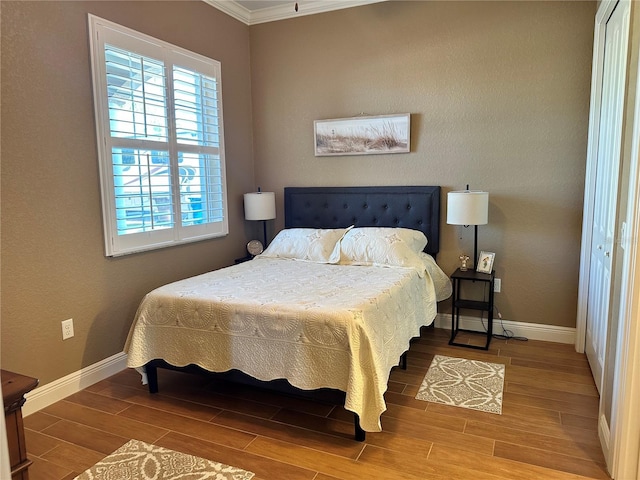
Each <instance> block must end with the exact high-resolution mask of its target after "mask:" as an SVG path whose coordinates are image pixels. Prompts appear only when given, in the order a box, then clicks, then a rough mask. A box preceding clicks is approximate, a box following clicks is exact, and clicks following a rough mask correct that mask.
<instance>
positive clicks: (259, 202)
mask: <svg viewBox="0 0 640 480" xmlns="http://www.w3.org/2000/svg"><path fill="white" fill-rule="evenodd" d="M244 218H245V219H246V220H271V219H273V218H276V194H275V193H274V192H255V193H245V194H244Z"/></svg>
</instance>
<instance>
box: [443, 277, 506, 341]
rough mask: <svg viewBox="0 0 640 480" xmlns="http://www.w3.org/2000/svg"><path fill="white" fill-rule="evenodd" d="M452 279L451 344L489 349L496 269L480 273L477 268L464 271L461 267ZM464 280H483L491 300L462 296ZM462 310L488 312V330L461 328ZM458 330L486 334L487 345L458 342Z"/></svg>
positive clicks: (491, 334) (491, 333)
mask: <svg viewBox="0 0 640 480" xmlns="http://www.w3.org/2000/svg"><path fill="white" fill-rule="evenodd" d="M451 280H452V282H453V295H452V296H451V298H452V304H451V339H450V340H449V345H456V346H458V347H468V348H477V349H480V350H489V344H490V343H491V337H492V336H493V287H494V285H493V284H494V280H495V271H492V272H491V273H480V272H476V271H475V270H466V271H462V270H460V269H459V268H458V269H457V270H456V271H455V272H453V274H451ZM462 282H474V283H475V282H482V283H485V284H488V287H489V300H488V301H487V300H484V299H482V300H471V299H464V298H460V284H461V283H462ZM460 310H479V311H482V312H487V331H486V332H479V331H476V330H466V329H463V328H460ZM458 332H471V333H480V334H486V336H487V342H486V345H485V346H484V347H483V346H479V345H468V344H465V343H456V342H455V339H456V335H457V334H458Z"/></svg>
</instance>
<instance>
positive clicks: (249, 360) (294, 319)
mask: <svg viewBox="0 0 640 480" xmlns="http://www.w3.org/2000/svg"><path fill="white" fill-rule="evenodd" d="M427 271H428V270H427ZM445 278H446V276H445ZM447 282H448V279H447ZM442 288H443V287H442V286H439V287H438V289H439V290H442ZM445 290H446V287H445ZM449 291H450V287H449ZM435 292H436V287H434V282H433V280H432V277H431V275H424V276H423V278H420V277H419V275H418V274H417V272H416V271H415V270H413V269H410V268H399V267H376V266H347V265H329V264H319V263H310V262H300V261H294V260H285V259H271V258H260V257H258V258H256V259H254V260H253V261H250V262H245V263H242V264H239V265H235V266H233V267H228V268H224V269H221V270H217V271H213V272H210V273H206V274H204V275H199V276H196V277H193V278H188V279H185V280H182V281H179V282H175V283H172V284H169V285H165V286H163V287H160V288H158V289H156V290H154V291H152V292H151V293H149V294H148V295H147V296H146V297H145V298H144V300H143V301H142V303H141V305H140V307H139V309H138V312H137V315H136V318H135V321H134V324H133V326H132V327H131V331H130V332H129V337H128V339H127V343H126V345H125V352H126V353H127V354H128V360H127V363H128V366H129V367H141V366H143V365H145V364H146V363H147V362H149V361H150V360H153V359H164V360H165V361H167V362H168V363H170V364H172V365H176V366H185V365H188V364H196V365H199V366H200V367H203V368H205V369H206V370H209V371H215V372H224V371H227V370H230V369H238V370H241V371H242V372H245V373H247V374H249V375H251V376H253V377H255V378H258V379H260V380H273V379H278V378H286V379H287V380H288V381H289V382H290V383H291V384H292V385H294V386H295V387H298V388H301V389H305V390H309V389H316V388H321V387H328V388H334V389H339V390H342V391H344V392H346V401H345V408H346V409H347V410H349V411H352V412H355V413H356V414H358V415H359V417H360V425H361V427H362V428H363V429H364V430H365V431H380V430H381V424H380V415H381V414H382V412H384V411H385V410H386V406H385V402H384V393H385V391H386V389H387V381H388V378H389V373H390V370H391V368H392V367H393V366H394V365H397V364H398V361H399V357H400V356H401V355H402V353H403V352H405V351H406V350H408V348H409V340H410V339H411V338H412V337H415V336H417V335H419V330H420V327H421V326H424V325H429V324H431V322H432V321H433V319H434V318H435V315H436V293H435Z"/></svg>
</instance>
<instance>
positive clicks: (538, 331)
mask: <svg viewBox="0 0 640 480" xmlns="http://www.w3.org/2000/svg"><path fill="white" fill-rule="evenodd" d="M484 325H485V327H483V325H482V323H481V322H480V317H471V316H466V315H460V325H459V327H460V328H464V329H465V330H475V331H486V325H487V319H486V318H485V319H484ZM435 326H436V328H444V329H446V330H451V314H450V313H438V315H437V316H436V320H435ZM502 327H504V328H505V329H506V330H509V331H510V332H511V333H512V334H513V335H514V336H516V337H526V338H528V339H529V340H543V341H545V342H555V343H569V344H574V343H575V341H576V329H575V328H571V327H558V326H556V325H543V324H541V323H525V322H514V321H510V320H501V319H499V318H494V319H493V333H494V334H495V335H501V334H503V329H502Z"/></svg>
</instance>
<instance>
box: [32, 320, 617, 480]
mask: <svg viewBox="0 0 640 480" xmlns="http://www.w3.org/2000/svg"><path fill="white" fill-rule="evenodd" d="M462 335H463V334H462V333H461V334H460V335H459V336H458V337H457V340H460V339H461V338H463V337H462ZM466 335H467V337H468V340H469V341H473V342H476V341H481V337H479V336H477V335H469V334H466ZM447 341H448V331H446V330H440V329H423V332H422V336H421V338H420V339H418V340H416V341H415V342H414V343H413V344H412V346H411V349H410V350H409V354H408V367H407V370H406V371H403V370H400V369H398V368H396V369H394V371H393V372H392V373H391V378H390V383H389V390H388V392H387V394H386V402H387V407H388V409H387V411H386V412H385V413H384V415H383V418H382V426H383V432H380V433H367V438H366V441H365V442H356V441H354V440H353V439H352V435H353V423H352V422H353V417H352V414H350V413H349V412H346V411H345V410H344V409H343V408H342V407H334V406H331V405H326V404H323V403H319V402H313V401H310V400H303V399H299V398H292V397H288V396H283V395H278V394H275V393H269V392H265V391H261V390H256V389H252V388H249V387H243V386H239V385H230V384H220V382H215V383H214V382H211V380H210V379H208V378H206V377H204V376H198V375H189V374H184V373H177V372H170V371H167V370H160V371H159V373H158V377H159V382H160V393H158V394H155V395H150V394H149V393H147V390H146V387H144V386H142V385H141V384H140V375H139V374H138V373H136V372H135V371H132V370H125V371H123V372H120V373H118V374H116V375H114V376H113V377H111V378H109V379H107V380H104V381H102V382H99V383H97V384H95V385H93V386H91V387H89V388H87V389H85V390H83V391H81V392H79V393H77V394H75V395H72V396H71V397H68V398H66V399H65V400H62V401H60V402H58V403H55V404H53V405H51V406H49V407H47V408H45V409H43V410H41V411H39V412H36V413H34V414H32V415H30V416H28V417H27V418H25V428H26V439H27V449H28V456H29V458H30V459H31V460H33V462H34V463H33V465H32V467H31V468H30V470H29V474H30V478H31V480H61V479H65V480H67V479H68V480H71V479H73V478H74V477H75V476H76V475H78V474H79V473H81V472H83V471H84V470H86V469H87V468H89V467H91V466H92V465H93V464H95V463H96V462H98V461H100V460H101V459H102V458H103V457H105V456H106V455H108V454H109V453H111V452H112V451H114V450H115V449H117V448H118V447H120V446H121V445H122V444H124V443H125V442H127V441H128V440H130V439H131V438H135V439H138V440H142V441H144V442H147V443H153V444H155V445H159V446H163V447H167V448H170V449H173V450H178V451H182V452H185V453H190V454H193V455H197V456H201V457H205V458H209V459H211V460H215V461H218V462H222V463H226V464H229V465H233V466H236V467H240V468H244V469H246V470H250V471H252V472H255V474H256V476H255V477H254V479H255V480H266V479H277V480H289V479H291V480H293V479H301V480H302V479H308V480H331V479H334V480H335V479H363V478H370V479H385V480H387V479H388V480H394V479H405V480H407V479H409V480H411V479H414V480H415V479H436V480H445V479H446V480H451V479H465V480H467V479H474V480H475V479H480V480H484V479H486V480H500V479H509V480H514V479H516V480H525V479H526V480H530V479H545V480H553V479H558V480H561V479H580V478H595V479H607V478H609V477H608V475H607V473H606V469H605V466H604V458H603V455H602V452H601V449H600V444H599V441H598V435H597V413H598V396H597V391H596V388H595V385H594V383H593V380H592V377H591V374H590V371H589V367H588V365H587V361H586V358H585V356H584V355H580V354H578V353H576V352H575V351H574V349H573V346H571V345H561V344H555V343H547V342H539V341H528V342H522V341H517V340H502V339H493V340H492V342H491V348H490V350H489V352H485V351H479V350H472V349H468V348H461V347H449V346H448V345H447ZM435 354H442V355H449V356H454V357H465V358H471V359H477V360H484V361H488V362H493V363H504V364H505V365H506V378H505V392H504V400H503V413H502V415H495V414H491V413H483V412H478V411H474V410H468V409H464V408H458V407H450V406H446V405H440V404H436V403H428V402H423V401H420V400H416V399H415V398H414V396H415V395H416V393H417V391H418V387H419V386H420V384H421V382H422V379H423V377H424V375H425V374H426V372H427V369H428V367H429V364H430V362H431V360H432V358H433V356H434V355H435Z"/></svg>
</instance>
